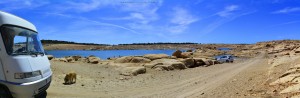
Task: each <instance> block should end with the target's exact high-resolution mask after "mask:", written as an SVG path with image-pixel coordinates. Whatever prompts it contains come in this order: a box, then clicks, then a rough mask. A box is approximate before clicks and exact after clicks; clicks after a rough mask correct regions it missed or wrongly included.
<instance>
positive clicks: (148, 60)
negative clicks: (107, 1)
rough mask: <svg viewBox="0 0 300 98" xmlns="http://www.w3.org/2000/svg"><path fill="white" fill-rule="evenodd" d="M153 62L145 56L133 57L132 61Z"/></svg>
mask: <svg viewBox="0 0 300 98" xmlns="http://www.w3.org/2000/svg"><path fill="white" fill-rule="evenodd" d="M149 62H151V60H150V59H147V58H143V57H133V58H132V59H131V61H130V63H149Z"/></svg>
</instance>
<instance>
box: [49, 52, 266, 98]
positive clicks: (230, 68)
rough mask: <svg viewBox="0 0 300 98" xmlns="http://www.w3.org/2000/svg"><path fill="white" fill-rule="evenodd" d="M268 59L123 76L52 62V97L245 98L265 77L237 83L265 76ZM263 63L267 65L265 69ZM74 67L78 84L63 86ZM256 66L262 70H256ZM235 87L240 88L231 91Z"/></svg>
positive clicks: (97, 67)
mask: <svg viewBox="0 0 300 98" xmlns="http://www.w3.org/2000/svg"><path fill="white" fill-rule="evenodd" d="M265 62H266V60H265V59H264V55H260V56H258V57H256V58H252V59H249V60H242V61H241V60H240V61H239V62H238V63H228V64H218V65H213V66H209V67H197V68H191V69H186V70H175V71H154V70H147V73H146V74H141V75H138V76H135V77H125V76H120V75H119V74H118V72H115V71H114V70H113V69H114V68H113V67H110V66H104V65H91V64H84V63H62V62H53V61H51V63H52V69H54V70H53V72H54V77H53V83H52V85H51V87H50V88H49V89H48V97H49V98H74V97H79V98H82V97H86V98H107V97H126V98H128V97H129V98H135V97H168V98H173V97H178V98H183V97H187V98H195V97H221V96H222V97H241V94H242V92H246V91H245V90H246V89H247V87H248V86H249V85H256V84H262V83H261V82H262V81H264V80H260V81H255V80H254V82H251V83H252V84H248V85H247V84H246V85H245V84H243V83H236V82H239V81H241V82H247V81H248V79H249V78H251V77H253V76H254V75H256V74H255V73H262V74H263V75H260V76H259V77H261V78H265V75H264V72H266V70H264V69H267V67H268V65H265ZM262 66H263V68H261V67H262ZM70 67H72V70H75V71H76V72H77V73H78V75H79V80H78V82H77V83H76V84H74V85H63V84H62V83H63V74H64V73H65V72H68V71H70V70H69V69H70ZM68 68H69V69H68ZM256 68H261V69H262V70H256ZM249 69H250V70H251V72H254V73H245V72H246V71H248V72H249ZM256 71H259V72H256ZM245 74H246V75H245ZM252 74H253V75H252ZM239 75H244V76H239ZM126 78H128V80H126ZM120 79H122V80H120ZM123 79H125V80H123ZM253 79H255V78H253ZM232 81H235V82H232ZM225 84H226V85H225ZM231 87H232V88H237V87H239V88H238V89H235V90H232V92H231V90H230V89H231ZM257 88H260V87H257ZM239 89H240V90H244V91H240V92H237V95H232V94H236V90H239ZM225 93H227V94H225ZM244 95H245V94H244ZM245 96H246V95H245ZM248 97H249V96H248Z"/></svg>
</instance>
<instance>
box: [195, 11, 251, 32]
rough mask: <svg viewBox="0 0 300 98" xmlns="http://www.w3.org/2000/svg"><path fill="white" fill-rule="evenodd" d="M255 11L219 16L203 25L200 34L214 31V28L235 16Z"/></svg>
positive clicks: (233, 18)
mask: <svg viewBox="0 0 300 98" xmlns="http://www.w3.org/2000/svg"><path fill="white" fill-rule="evenodd" d="M255 12H256V11H251V12H246V13H241V14H233V15H230V16H226V17H219V18H217V19H216V20H215V21H214V22H212V23H210V24H208V25H207V27H205V28H204V29H203V30H202V31H201V32H202V35H205V34H208V33H211V32H212V31H214V30H215V29H217V28H218V27H220V26H222V25H224V24H226V23H228V22H230V21H233V20H235V19H236V18H239V17H242V16H245V15H249V14H252V13H255Z"/></svg>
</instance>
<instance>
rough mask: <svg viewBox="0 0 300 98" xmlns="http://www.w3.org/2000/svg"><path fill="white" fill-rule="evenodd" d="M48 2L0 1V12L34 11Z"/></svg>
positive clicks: (39, 0) (41, 0)
mask: <svg viewBox="0 0 300 98" xmlns="http://www.w3.org/2000/svg"><path fill="white" fill-rule="evenodd" d="M48 3H49V2H47V1H44V0H22V1H19V0H8V1H0V4H1V5H2V6H1V8H0V9H1V10H3V11H13V10H24V9H34V8H38V7H41V6H44V5H46V4H48Z"/></svg>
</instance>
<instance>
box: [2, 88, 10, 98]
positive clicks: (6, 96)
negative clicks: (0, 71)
mask: <svg viewBox="0 0 300 98" xmlns="http://www.w3.org/2000/svg"><path fill="white" fill-rule="evenodd" d="M0 98H12V96H11V95H10V93H9V91H8V89H6V88H5V87H2V86H0Z"/></svg>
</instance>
